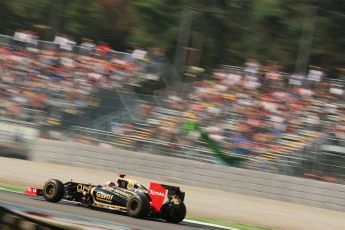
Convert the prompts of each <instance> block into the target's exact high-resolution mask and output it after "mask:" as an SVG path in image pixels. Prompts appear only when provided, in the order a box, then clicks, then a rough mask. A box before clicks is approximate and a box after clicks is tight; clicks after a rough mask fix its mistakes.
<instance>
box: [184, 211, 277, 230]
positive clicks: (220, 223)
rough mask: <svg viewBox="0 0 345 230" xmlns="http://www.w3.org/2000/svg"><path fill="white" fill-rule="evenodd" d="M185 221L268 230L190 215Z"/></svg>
mask: <svg viewBox="0 0 345 230" xmlns="http://www.w3.org/2000/svg"><path fill="white" fill-rule="evenodd" d="M186 219H188V220H194V221H200V222H204V223H208V224H216V225H220V226H225V227H229V228H237V229H241V230H270V229H269V228H260V227H254V226H250V225H245V224H237V223H232V222H230V221H225V220H217V219H211V218H207V217H203V216H196V215H192V214H187V216H186Z"/></svg>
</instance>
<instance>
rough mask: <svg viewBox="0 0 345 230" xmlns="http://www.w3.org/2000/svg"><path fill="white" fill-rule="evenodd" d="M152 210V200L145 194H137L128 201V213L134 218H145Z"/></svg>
mask: <svg viewBox="0 0 345 230" xmlns="http://www.w3.org/2000/svg"><path fill="white" fill-rule="evenodd" d="M149 212H150V201H149V198H148V197H147V196H146V195H145V194H141V193H140V194H136V195H133V196H131V197H130V198H129V200H128V202H127V213H128V215H129V216H131V217H134V218H144V217H146V216H148V214H149Z"/></svg>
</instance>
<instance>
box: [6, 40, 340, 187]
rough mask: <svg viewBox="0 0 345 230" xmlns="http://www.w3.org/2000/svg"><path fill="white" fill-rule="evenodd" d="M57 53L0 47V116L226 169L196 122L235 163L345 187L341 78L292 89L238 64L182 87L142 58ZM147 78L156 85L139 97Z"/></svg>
mask: <svg viewBox="0 0 345 230" xmlns="http://www.w3.org/2000/svg"><path fill="white" fill-rule="evenodd" d="M6 39H9V40H10V38H6ZM6 39H2V40H3V41H5V40H6ZM47 47H48V48H47ZM58 51H59V48H58V47H57V46H55V45H54V44H51V43H44V42H42V45H41V46H39V47H36V48H35V50H32V49H26V48H25V47H17V46H16V45H13V44H12V43H11V42H9V41H8V40H6V42H5V43H2V45H1V47H0V59H1V60H2V61H3V62H2V64H1V82H0V88H1V92H2V93H1V94H0V100H1V102H2V103H1V108H0V114H1V116H2V119H11V120H17V121H26V122H29V123H33V124H35V125H36V126H37V127H39V130H40V132H41V137H44V138H53V139H61V140H63V139H69V140H74V141H79V142H83V143H89V144H93V145H101V146H106V147H120V148H127V149H134V150H140V151H146V152H149V153H152V154H160V155H168V156H176V157H180V158H185V159H192V160H196V161H202V162H208V163H212V164H225V162H224V161H223V160H222V159H220V158H219V157H217V155H216V154H215V153H214V149H210V146H209V145H208V143H205V140H204V139H202V138H201V134H200V132H199V131H198V130H196V129H195V128H193V125H194V124H198V125H199V126H200V129H201V130H202V132H205V133H207V134H208V135H209V137H210V138H211V139H212V140H214V141H216V142H217V144H218V145H219V146H220V147H221V148H222V149H223V151H224V152H225V154H228V155H229V156H230V155H231V156H233V155H236V156H239V157H245V158H246V159H248V160H247V161H244V162H240V163H238V164H235V166H237V167H245V168H250V169H255V170H262V171H269V172H275V173H281V174H286V175H293V176H301V177H309V178H314V179H319V180H325V181H330V182H337V183H345V178H344V177H345V173H344V172H345V166H344V155H343V153H344V151H343V145H344V139H343V138H342V132H343V130H342V127H337V126H339V124H338V121H343V119H344V118H345V113H344V108H345V106H344V103H343V102H342V98H343V94H342V93H341V92H342V91H341V90H342V87H343V85H344V84H343V83H344V82H342V81H341V80H339V81H338V82H336V83H335V82H327V81H326V80H325V79H324V81H323V82H315V81H313V80H312V79H309V80H308V78H307V77H306V78H305V79H304V80H303V81H301V82H299V83H298V84H295V83H296V82H291V81H288V80H289V77H290V75H289V74H287V73H280V72H278V70H277V69H276V68H275V67H274V66H269V67H268V68H262V67H260V66H258V65H256V63H246V65H245V66H244V68H242V67H234V66H222V68H220V69H215V70H213V72H212V74H211V75H210V76H207V77H206V78H205V79H201V80H200V79H199V80H197V81H194V82H191V83H183V82H181V81H178V78H177V77H176V73H174V71H173V68H172V66H171V65H169V64H167V63H155V62H153V61H152V60H151V59H150V58H149V57H147V59H145V61H144V62H143V60H140V61H139V60H135V59H133V58H129V57H130V54H124V53H117V52H114V51H111V52H110V51H109V53H107V55H105V56H97V55H94V54H92V55H88V56H85V55H83V54H80V52H79V51H78V48H75V49H74V52H58ZM157 76H158V78H157ZM152 81H154V82H157V88H153V89H151V90H149V91H150V93H151V95H143V94H141V93H143V92H146V93H147V92H148V91H147V90H146V88H145V87H146V86H147V85H148V84H149V85H152V84H151V83H152ZM311 83H312V84H311ZM324 83H326V84H324ZM339 92H340V93H339ZM334 130H336V131H337V132H336V135H335V136H333V138H332V139H331V140H329V134H330V133H334ZM338 134H339V135H338Z"/></svg>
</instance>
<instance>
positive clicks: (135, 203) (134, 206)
mask: <svg viewBox="0 0 345 230" xmlns="http://www.w3.org/2000/svg"><path fill="white" fill-rule="evenodd" d="M138 207H139V203H138V201H136V200H132V202H131V203H130V204H129V210H131V211H132V212H135V211H136V210H137V209H138Z"/></svg>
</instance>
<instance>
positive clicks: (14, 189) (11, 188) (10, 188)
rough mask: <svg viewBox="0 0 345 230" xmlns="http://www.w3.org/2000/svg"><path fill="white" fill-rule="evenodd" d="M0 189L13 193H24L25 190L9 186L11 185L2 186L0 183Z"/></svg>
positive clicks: (20, 187)
mask: <svg viewBox="0 0 345 230" xmlns="http://www.w3.org/2000/svg"><path fill="white" fill-rule="evenodd" d="M0 188H2V189H6V190H9V191H13V192H24V190H25V187H24V186H17V185H11V184H3V183H0Z"/></svg>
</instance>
